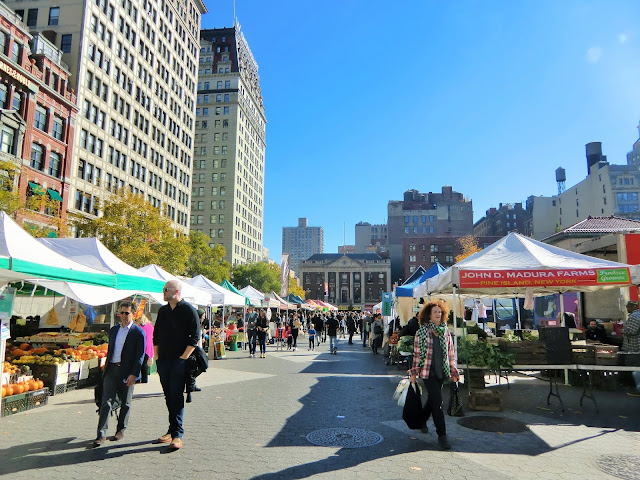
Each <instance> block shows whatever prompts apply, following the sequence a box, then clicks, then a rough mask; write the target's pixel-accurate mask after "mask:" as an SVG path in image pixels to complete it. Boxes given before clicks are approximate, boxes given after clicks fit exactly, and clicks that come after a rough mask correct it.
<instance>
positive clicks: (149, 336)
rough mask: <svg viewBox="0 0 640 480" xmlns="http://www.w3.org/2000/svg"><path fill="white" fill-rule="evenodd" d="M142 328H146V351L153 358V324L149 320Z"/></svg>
mask: <svg viewBox="0 0 640 480" xmlns="http://www.w3.org/2000/svg"><path fill="white" fill-rule="evenodd" d="M140 328H142V329H143V330H144V353H146V354H147V356H148V357H149V358H153V324H152V323H151V322H147V323H145V324H144V325H141V326H140Z"/></svg>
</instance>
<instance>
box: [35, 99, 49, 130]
mask: <svg viewBox="0 0 640 480" xmlns="http://www.w3.org/2000/svg"><path fill="white" fill-rule="evenodd" d="M33 124H34V126H35V127H36V128H37V129H38V130H42V131H45V129H46V128H47V110H46V109H45V108H44V107H43V106H41V105H38V106H37V107H36V114H35V117H34V119H33Z"/></svg>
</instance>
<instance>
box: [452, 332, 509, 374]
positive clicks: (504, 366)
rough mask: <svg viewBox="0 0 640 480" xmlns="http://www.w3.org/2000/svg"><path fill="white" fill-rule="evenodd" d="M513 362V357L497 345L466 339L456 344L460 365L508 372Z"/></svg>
mask: <svg viewBox="0 0 640 480" xmlns="http://www.w3.org/2000/svg"><path fill="white" fill-rule="evenodd" d="M514 360H515V356H514V355H512V354H509V353H505V352H503V351H502V350H500V348H499V347H498V346H497V345H492V344H489V343H486V342H476V341H469V340H468V339H466V338H461V339H460V342H459V343H458V361H459V362H461V363H467V364H468V365H474V366H476V367H484V368H487V369H488V370H510V369H511V368H513V364H514Z"/></svg>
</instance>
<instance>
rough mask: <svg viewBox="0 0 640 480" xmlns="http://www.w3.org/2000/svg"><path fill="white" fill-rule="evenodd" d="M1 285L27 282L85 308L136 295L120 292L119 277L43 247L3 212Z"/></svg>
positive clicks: (0, 224) (0, 245)
mask: <svg viewBox="0 0 640 480" xmlns="http://www.w3.org/2000/svg"><path fill="white" fill-rule="evenodd" d="M0 281H2V282H3V283H8V282H12V281H25V282H29V283H33V284H36V285H40V286H42V287H45V288H48V289H49V290H52V291H54V292H57V293H59V294H61V295H65V296H67V297H69V298H71V299H73V300H76V301H78V302H80V303H84V304H86V305H91V306H97V305H105V304H107V303H112V302H114V301H117V300H120V299H122V298H125V297H128V296H130V295H132V294H134V293H135V291H133V290H128V289H122V290H117V289H116V288H115V287H116V284H117V277H116V275H114V274H113V273H112V272H108V271H107V272H105V271H100V270H97V269H94V268H91V267H89V266H86V265H83V264H82V263H79V262H75V261H73V260H71V259H69V258H67V257H65V256H63V255H60V254H59V253H57V252H56V251H54V250H52V249H51V248H49V247H47V246H46V245H44V244H42V243H40V242H39V241H38V240H36V239H35V238H33V237H32V236H31V235H29V233H27V232H26V231H25V230H23V229H22V227H20V226H19V225H18V224H17V223H16V222H15V221H13V219H11V218H10V217H9V216H8V215H7V214H6V213H5V212H0Z"/></svg>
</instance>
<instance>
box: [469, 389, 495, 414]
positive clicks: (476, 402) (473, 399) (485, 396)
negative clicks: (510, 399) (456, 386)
mask: <svg viewBox="0 0 640 480" xmlns="http://www.w3.org/2000/svg"><path fill="white" fill-rule="evenodd" d="M469 408H470V409H471V410H481V411H485V412H501V411H502V394H501V393H500V392H496V391H494V390H473V389H472V390H471V391H470V392H469Z"/></svg>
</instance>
